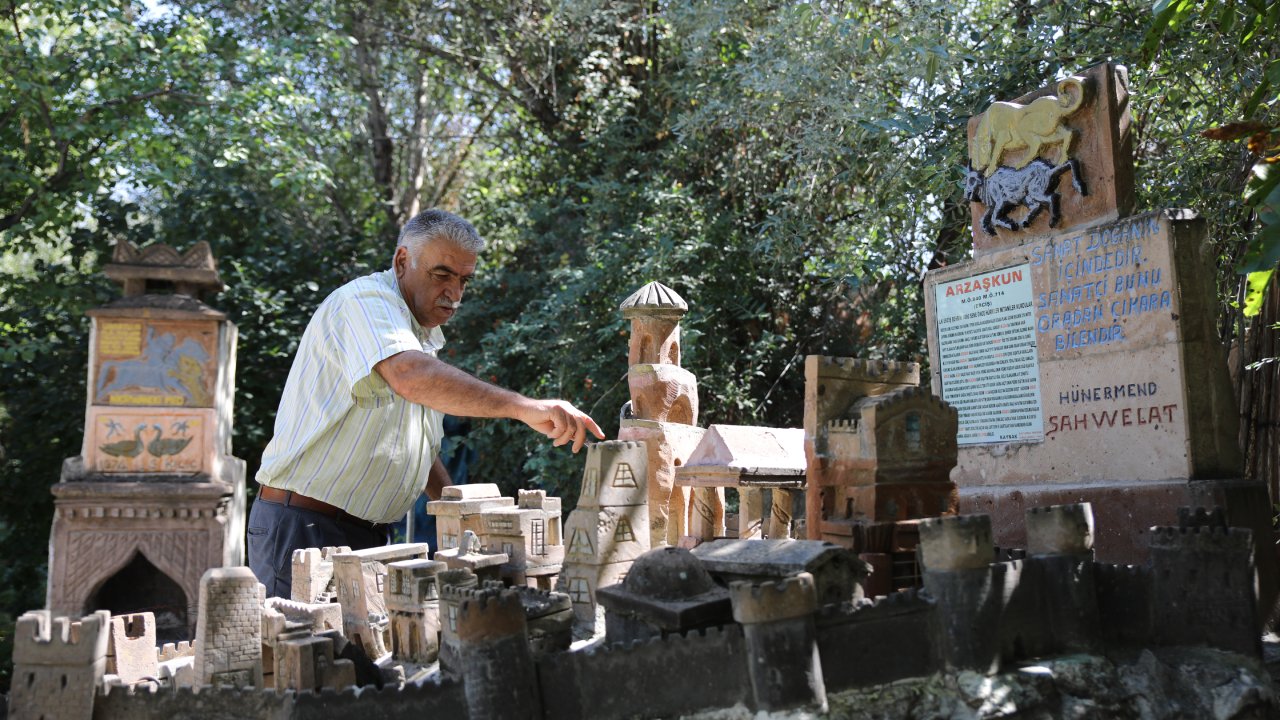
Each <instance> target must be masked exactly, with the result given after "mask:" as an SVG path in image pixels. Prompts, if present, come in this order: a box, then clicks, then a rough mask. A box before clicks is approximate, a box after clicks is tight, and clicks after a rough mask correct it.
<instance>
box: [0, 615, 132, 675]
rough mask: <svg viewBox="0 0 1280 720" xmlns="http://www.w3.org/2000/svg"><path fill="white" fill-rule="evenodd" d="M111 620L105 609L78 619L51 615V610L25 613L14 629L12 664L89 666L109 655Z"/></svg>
mask: <svg viewBox="0 0 1280 720" xmlns="http://www.w3.org/2000/svg"><path fill="white" fill-rule="evenodd" d="M110 623H111V613H110V612H108V611H106V610H98V611H97V612H95V613H93V614H92V615H86V616H85V617H83V618H81V619H79V620H73V619H72V618H69V617H52V616H51V614H50V612H49V611H48V610H32V611H30V612H25V613H23V614H22V615H21V616H20V617H19V618H18V622H17V624H16V626H15V627H14V630H13V664H14V665H73V666H74V665H83V666H90V665H92V664H93V663H94V662H96V661H98V660H102V659H104V658H105V657H106V653H107V638H108V630H107V628H108V626H109V625H110Z"/></svg>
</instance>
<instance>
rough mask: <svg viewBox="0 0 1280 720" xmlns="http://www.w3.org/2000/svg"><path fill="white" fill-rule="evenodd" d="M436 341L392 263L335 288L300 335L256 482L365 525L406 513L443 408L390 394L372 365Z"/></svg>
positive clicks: (432, 346)
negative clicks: (413, 309)
mask: <svg viewBox="0 0 1280 720" xmlns="http://www.w3.org/2000/svg"><path fill="white" fill-rule="evenodd" d="M443 345H444V333H442V332H441V331H440V328H438V327H437V328H432V329H431V330H427V329H426V328H423V327H422V326H421V325H419V324H418V321H417V320H416V319H415V318H414V317H413V313H411V312H409V307H408V305H406V304H405V302H404V298H403V296H401V294H400V287H399V284H398V283H397V282H396V275H395V272H394V271H393V270H385V271H383V272H378V273H373V274H372V275H367V276H365V277H362V278H359V279H357V280H353V281H351V282H349V283H347V284H346V285H343V286H342V287H340V288H338V289H337V290H335V291H334V292H333V294H332V295H330V296H329V297H328V298H326V299H325V301H324V302H323V303H321V304H320V307H319V308H317V309H316V313H315V315H314V316H313V317H312V318H311V322H310V323H309V324H308V325H307V330H306V332H305V333H303V335H302V342H301V344H300V345H299V346H298V354H297V356H295V357H294V359H293V367H292V368H290V370H289V379H288V380H287V381H286V382H285V385H284V395H283V396H282V397H281V399H280V409H279V411H278V412H277V413H276V426H275V435H274V436H273V437H272V438H271V442H270V443H268V444H267V448H266V450H265V451H263V454H262V468H261V469H260V470H258V475H257V480H258V482H259V483H261V484H263V485H267V486H270V487H274V488H279V489H281V490H292V491H293V492H296V493H299V494H302V495H306V496H307V497H310V498H314V499H316V500H322V501H324V502H326V503H329V504H330V505H334V506H337V507H340V508H342V509H344V510H346V511H347V512H349V513H351V514H352V515H355V516H357V517H360V518H364V519H365V520H369V521H371V522H393V521H395V520H399V519H400V518H402V517H404V514H405V513H406V512H408V511H409V509H410V508H412V507H413V503H414V500H416V499H417V497H418V495H420V494H422V491H423V489H425V488H426V486H427V473H428V472H429V471H430V470H431V464H432V461H433V459H434V458H435V456H436V454H437V453H438V452H439V450H440V441H441V439H442V438H443V436H444V433H443V430H442V428H441V422H442V420H443V415H442V414H441V413H440V412H439V411H437V410H432V409H431V408H428V407H424V406H422V405H417V404H415V403H411V402H409V401H408V400H405V399H404V398H402V397H400V396H398V395H396V394H395V393H394V392H392V390H391V387H390V386H389V385H387V382H386V381H385V380H383V379H382V376H381V375H379V374H378V373H377V371H375V370H374V369H373V366H374V365H376V364H378V363H379V362H381V361H382V360H385V359H387V358H389V357H391V356H392V355H395V354H396V353H399V352H403V351H405V350H421V351H423V352H425V353H427V354H429V355H435V354H436V352H437V351H438V350H439V349H440V348H441V347H442V346H443Z"/></svg>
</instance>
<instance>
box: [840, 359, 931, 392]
mask: <svg viewBox="0 0 1280 720" xmlns="http://www.w3.org/2000/svg"><path fill="white" fill-rule="evenodd" d="M817 357H818V372H819V373H820V374H821V375H822V377H823V378H839V379H843V380H872V381H874V382H878V383H885V382H889V383H909V384H912V385H915V384H918V383H919V382H920V380H919V377H920V365H919V364H918V363H913V362H899V361H896V360H868V359H866V358H853V357H835V356H830V355H821V356H817Z"/></svg>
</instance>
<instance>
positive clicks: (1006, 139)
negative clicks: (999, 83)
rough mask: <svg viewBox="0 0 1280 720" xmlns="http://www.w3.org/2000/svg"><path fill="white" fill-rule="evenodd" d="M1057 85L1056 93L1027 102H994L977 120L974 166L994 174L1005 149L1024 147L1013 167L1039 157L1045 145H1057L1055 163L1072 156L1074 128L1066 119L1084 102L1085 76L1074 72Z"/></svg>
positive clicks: (973, 154) (1064, 160)
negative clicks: (1077, 75) (1064, 122)
mask: <svg viewBox="0 0 1280 720" xmlns="http://www.w3.org/2000/svg"><path fill="white" fill-rule="evenodd" d="M1057 89H1058V94H1057V95H1046V96H1045V97H1040V98H1036V99H1035V100H1032V101H1031V102H1030V103H1028V104H1026V105H1019V104H1018V103H1013V102H994V103H991V107H989V108H987V112H986V114H984V115H983V116H982V120H980V121H979V122H978V128H977V130H976V131H975V132H974V134H973V140H972V143H971V146H970V148H969V156H970V157H971V158H972V160H973V167H974V168H976V169H979V170H981V171H982V174H983V175H984V176H986V177H991V176H992V175H993V174H994V173H995V171H996V169H997V168H999V167H1000V163H1001V161H1002V160H1003V159H1004V155H1005V153H1009V152H1017V151H1020V150H1025V151H1026V152H1025V153H1024V154H1023V155H1022V156H1021V157H1020V158H1019V159H1018V160H1017V161H1016V162H1014V163H1013V164H1012V167H1013V169H1014V170H1021V169H1022V168H1024V167H1026V166H1027V165H1029V164H1030V163H1031V161H1032V160H1035V159H1036V158H1037V157H1039V155H1040V152H1041V150H1042V149H1044V148H1046V147H1052V146H1054V145H1057V146H1058V155H1057V158H1056V159H1055V160H1054V162H1053V164H1054V165H1062V164H1064V163H1066V162H1067V160H1068V159H1069V158H1070V156H1071V155H1070V153H1071V143H1072V141H1073V140H1074V139H1075V132H1074V131H1072V130H1071V128H1068V127H1066V126H1065V125H1064V124H1063V121H1064V120H1065V119H1066V118H1067V117H1068V116H1070V115H1071V114H1072V113H1074V112H1075V111H1076V110H1079V109H1080V106H1081V105H1083V104H1084V100H1085V82H1084V78H1081V77H1075V76H1073V77H1069V78H1066V79H1064V80H1061V81H1060V82H1058V88H1057Z"/></svg>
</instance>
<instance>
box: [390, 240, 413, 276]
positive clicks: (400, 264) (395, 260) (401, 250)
mask: <svg viewBox="0 0 1280 720" xmlns="http://www.w3.org/2000/svg"><path fill="white" fill-rule="evenodd" d="M391 267H392V269H394V270H395V271H396V278H397V279H404V274H405V272H406V271H407V270H408V269H409V248H407V247H405V246H403V245H401V246H400V247H398V248H396V254H395V255H393V256H392V258H391Z"/></svg>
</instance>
